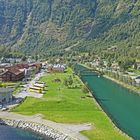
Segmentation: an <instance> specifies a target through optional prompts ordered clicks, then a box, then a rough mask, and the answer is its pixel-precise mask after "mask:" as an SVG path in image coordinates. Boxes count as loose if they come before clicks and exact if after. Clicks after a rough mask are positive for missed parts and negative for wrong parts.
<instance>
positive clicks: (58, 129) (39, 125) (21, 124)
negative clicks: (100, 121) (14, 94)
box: [0, 112, 92, 140]
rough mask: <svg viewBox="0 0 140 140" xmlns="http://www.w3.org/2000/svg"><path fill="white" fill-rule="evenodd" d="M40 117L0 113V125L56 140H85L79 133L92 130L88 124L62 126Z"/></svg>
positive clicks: (37, 115) (38, 115)
mask: <svg viewBox="0 0 140 140" xmlns="http://www.w3.org/2000/svg"><path fill="white" fill-rule="evenodd" d="M42 117H43V116H42V115H41V114H36V115H33V116H26V115H20V114H16V113H10V112H0V118H1V119H0V120H1V121H0V123H1V124H3V125H9V126H12V127H17V128H22V129H27V130H28V129H29V130H32V131H34V132H36V133H39V134H41V135H44V136H47V137H50V138H53V139H56V140H63V139H65V140H87V138H86V137H84V136H83V135H81V134H80V132H81V131H84V130H90V129H92V126H91V124H89V123H85V124H64V123H63V124H62V123H56V122H53V121H50V120H46V119H42Z"/></svg>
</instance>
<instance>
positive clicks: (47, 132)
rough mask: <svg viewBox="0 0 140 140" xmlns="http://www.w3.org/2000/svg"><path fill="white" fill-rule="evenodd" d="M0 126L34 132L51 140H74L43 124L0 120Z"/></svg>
mask: <svg viewBox="0 0 140 140" xmlns="http://www.w3.org/2000/svg"><path fill="white" fill-rule="evenodd" d="M0 125H8V126H12V127H15V128H21V129H26V130H30V131H34V132H37V133H38V134H41V135H43V136H46V137H49V138H50V139H53V140H75V139H74V138H71V137H70V136H67V135H66V134H63V133H61V132H59V131H57V130H55V129H53V128H51V127H48V126H46V125H44V124H38V123H34V122H25V121H21V120H10V119H0Z"/></svg>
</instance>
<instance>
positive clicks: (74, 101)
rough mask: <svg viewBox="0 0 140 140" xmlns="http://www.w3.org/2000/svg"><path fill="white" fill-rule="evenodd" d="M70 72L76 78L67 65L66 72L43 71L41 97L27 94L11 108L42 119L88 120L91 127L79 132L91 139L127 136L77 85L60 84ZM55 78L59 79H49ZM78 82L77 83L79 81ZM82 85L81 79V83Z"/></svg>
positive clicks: (63, 121) (85, 121)
mask: <svg viewBox="0 0 140 140" xmlns="http://www.w3.org/2000/svg"><path fill="white" fill-rule="evenodd" d="M70 76H71V77H73V82H74V83H77V80H78V81H79V78H78V77H77V76H73V74H72V71H71V70H70V69H69V70H68V71H67V73H63V74H62V73H61V74H60V73H57V74H47V75H46V76H44V77H42V78H41V81H44V82H45V83H46V84H47V86H48V90H47V91H46V94H44V97H43V98H41V99H36V98H31V97H28V98H27V99H26V100H25V101H24V102H23V103H22V104H21V105H19V106H18V107H17V108H15V109H14V110H13V111H14V112H16V113H21V114H26V115H33V114H37V113H40V114H43V115H44V119H49V120H52V121H56V122H62V123H88V122H89V123H91V124H92V125H93V129H92V130H90V131H84V132H82V133H83V134H84V135H86V136H88V137H89V139H91V140H99V139H104V140H107V139H108V140H113V139H118V140H125V139H128V138H127V137H126V136H124V135H122V133H120V131H118V130H117V129H115V128H114V126H113V124H112V123H111V122H110V120H109V118H108V117H107V116H106V115H105V113H104V112H103V111H102V110H101V109H100V107H99V106H97V104H96V102H95V101H94V100H93V98H89V97H87V96H86V94H85V93H83V92H82V91H81V89H80V88H68V87H67V86H65V85H64V80H65V79H66V78H67V77H70ZM56 78H57V79H60V80H61V82H52V81H54V79H56ZM79 82H80V83H81V81H79ZM82 85H83V84H82V83H81V87H82ZM83 97H84V98H83Z"/></svg>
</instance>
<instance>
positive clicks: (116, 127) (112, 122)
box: [78, 64, 133, 140]
mask: <svg viewBox="0 0 140 140" xmlns="http://www.w3.org/2000/svg"><path fill="white" fill-rule="evenodd" d="M82 66H83V67H86V68H87V69H91V68H90V67H88V66H86V65H84V64H82ZM78 77H79V78H80V80H81V81H82V83H83V84H84V85H85V86H86V87H87V88H88V90H89V93H88V94H89V95H92V96H93V101H94V102H95V103H96V105H97V106H98V107H99V108H100V109H101V111H102V112H103V113H104V115H105V116H106V117H107V118H108V119H109V121H110V123H111V124H112V125H113V127H114V129H116V130H117V131H118V132H119V133H121V134H122V135H124V136H126V137H127V138H129V139H130V140H132V139H133V138H132V137H131V136H129V135H128V134H127V133H125V132H124V131H123V130H122V129H121V128H119V127H118V126H117V124H116V123H115V122H114V121H113V120H112V119H111V117H110V116H109V115H108V114H107V112H106V111H104V109H103V108H102V106H101V105H100V103H99V102H98V101H97V100H96V98H95V96H94V91H92V90H91V89H90V88H89V86H88V85H87V84H86V83H85V82H84V81H83V80H82V79H81V76H78ZM103 77H105V75H103ZM105 78H107V79H109V80H111V78H110V77H108V76H106V77H105ZM112 81H113V79H112ZM114 82H115V79H114ZM116 83H117V82H116ZM117 84H119V82H118V83H117ZM120 85H121V84H120ZM92 93H93V94H92Z"/></svg>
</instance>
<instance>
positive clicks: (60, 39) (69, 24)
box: [0, 0, 140, 53]
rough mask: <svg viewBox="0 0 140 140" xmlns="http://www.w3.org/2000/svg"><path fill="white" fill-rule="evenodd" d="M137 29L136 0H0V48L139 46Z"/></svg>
mask: <svg viewBox="0 0 140 140" xmlns="http://www.w3.org/2000/svg"><path fill="white" fill-rule="evenodd" d="M139 29H140V1H138V0H76V1H75V0H22V1H18V0H0V44H1V46H2V47H1V48H0V50H3V48H5V47H6V46H11V47H12V50H14V51H15V50H21V51H23V52H29V53H30V52H34V53H36V52H48V51H52V52H54V51H55V52H56V51H57V50H58V49H59V51H60V50H65V48H67V47H68V48H71V49H72V50H73V49H74V50H76V49H77V50H78V51H80V50H85V51H86V50H89V49H90V50H91V49H93V48H95V47H93V46H97V47H98V46H100V47H104V46H106V47H108V46H111V45H114V44H123V45H126V46H134V47H135V46H139V45H140V41H139V36H140V32H139ZM79 41H80V43H77V42H79ZM74 44H78V45H74ZM73 45H74V47H71V46H73ZM83 48H84V49H83ZM71 49H70V50H71ZM68 50H69V49H68Z"/></svg>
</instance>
